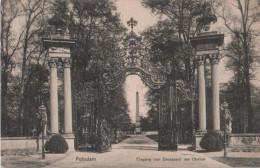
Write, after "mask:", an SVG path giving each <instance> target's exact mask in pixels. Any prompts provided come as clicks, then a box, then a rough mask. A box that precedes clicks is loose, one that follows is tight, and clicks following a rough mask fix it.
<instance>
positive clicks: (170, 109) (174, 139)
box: [158, 84, 178, 150]
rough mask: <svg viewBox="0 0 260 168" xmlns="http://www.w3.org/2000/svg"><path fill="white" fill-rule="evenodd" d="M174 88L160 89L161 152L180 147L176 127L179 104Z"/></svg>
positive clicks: (159, 141)
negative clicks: (175, 97) (175, 98)
mask: <svg viewBox="0 0 260 168" xmlns="http://www.w3.org/2000/svg"><path fill="white" fill-rule="evenodd" d="M173 88H174V87H173V86H172V85H167V84H166V85H165V86H164V87H163V88H161V89H159V96H158V97H159V98H158V106H159V107H158V109H159V131H158V135H159V138H158V149H159V150H177V146H178V136H177V135H178V130H177V126H176V116H177V115H176V114H177V113H176V109H177V103H176V101H174V89H173Z"/></svg>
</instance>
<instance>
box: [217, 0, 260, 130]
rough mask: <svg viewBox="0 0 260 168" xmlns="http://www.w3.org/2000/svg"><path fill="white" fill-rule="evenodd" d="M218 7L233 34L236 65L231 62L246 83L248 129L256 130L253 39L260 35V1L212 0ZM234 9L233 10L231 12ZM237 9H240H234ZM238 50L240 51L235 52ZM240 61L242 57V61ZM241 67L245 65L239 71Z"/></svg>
mask: <svg viewBox="0 0 260 168" xmlns="http://www.w3.org/2000/svg"><path fill="white" fill-rule="evenodd" d="M212 4H213V5H212V6H214V8H215V10H214V11H215V14H216V15H217V16H218V17H219V18H221V19H222V20H223V22H224V24H225V26H226V28H227V29H228V30H229V31H230V32H231V33H232V35H233V42H232V43H231V45H230V46H229V51H231V52H230V54H229V55H233V56H231V57H230V60H232V62H233V63H235V62H236V63H235V64H233V67H232V66H231V65H230V64H229V65H228V66H229V67H230V68H231V69H233V70H234V71H236V73H238V74H236V76H237V77H238V75H240V76H242V78H240V79H237V80H241V82H242V83H243V84H244V90H245V92H244V96H245V97H246V99H245V101H246V108H247V116H248V132H253V119H254V112H253V108H252V100H251V99H252V92H251V90H252V89H251V84H250V82H251V80H252V73H251V72H252V71H251V70H252V67H253V65H254V62H255V60H256V59H255V55H254V51H253V41H254V39H255V38H256V35H257V34H255V33H256V30H255V26H254V25H256V24H258V22H259V16H260V12H259V1H255V0H243V1H241V0H234V1H229V2H226V1H223V2H222V1H220V2H219V3H217V4H215V3H212ZM230 9H232V10H230ZM231 11H232V12H231ZM234 11H236V12H234ZM234 53H237V54H236V55H234ZM237 61H241V62H238V63H237ZM239 68H242V69H240V70H239V71H238V69H239Z"/></svg>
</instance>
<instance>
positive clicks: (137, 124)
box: [135, 92, 141, 134]
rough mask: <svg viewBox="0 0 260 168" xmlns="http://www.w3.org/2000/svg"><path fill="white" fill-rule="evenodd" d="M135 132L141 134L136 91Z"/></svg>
mask: <svg viewBox="0 0 260 168" xmlns="http://www.w3.org/2000/svg"><path fill="white" fill-rule="evenodd" d="M135 134H141V129H140V116H139V94H138V92H136V119H135Z"/></svg>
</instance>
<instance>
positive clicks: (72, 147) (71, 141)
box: [62, 134, 75, 152]
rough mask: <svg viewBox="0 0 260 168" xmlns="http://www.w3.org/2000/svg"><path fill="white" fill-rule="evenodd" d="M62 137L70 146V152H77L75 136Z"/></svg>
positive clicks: (66, 135)
mask: <svg viewBox="0 0 260 168" xmlns="http://www.w3.org/2000/svg"><path fill="white" fill-rule="evenodd" d="M62 136H63V138H64V139H65V140H66V142H67V143H68V146H69V150H68V152H70V151H75V136H74V135H73V134H63V135H62Z"/></svg>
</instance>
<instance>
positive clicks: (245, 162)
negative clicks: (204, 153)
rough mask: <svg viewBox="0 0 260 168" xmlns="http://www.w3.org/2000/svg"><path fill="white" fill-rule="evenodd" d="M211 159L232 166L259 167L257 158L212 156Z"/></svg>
mask: <svg viewBox="0 0 260 168" xmlns="http://www.w3.org/2000/svg"><path fill="white" fill-rule="evenodd" d="M212 159H214V160H216V161H218V162H222V163H224V164H226V165H229V166H232V167H260V159H259V158H232V157H226V158H224V157H212Z"/></svg>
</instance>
